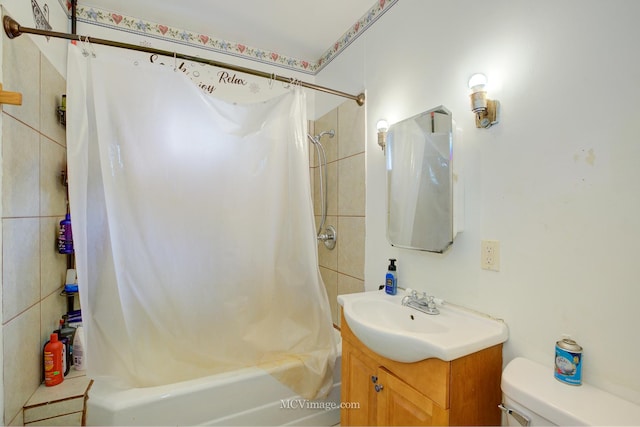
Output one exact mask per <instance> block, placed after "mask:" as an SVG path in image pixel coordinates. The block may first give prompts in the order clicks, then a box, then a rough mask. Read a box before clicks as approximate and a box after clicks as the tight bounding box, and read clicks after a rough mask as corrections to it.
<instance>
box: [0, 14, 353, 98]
mask: <svg viewBox="0 0 640 427" xmlns="http://www.w3.org/2000/svg"><path fill="white" fill-rule="evenodd" d="M2 23H3V25H4V32H5V33H6V34H7V37H9V38H10V39H14V38H16V37H18V36H20V35H22V34H35V35H39V36H47V37H53V38H59V39H67V40H76V41H80V42H89V43H93V44H100V45H104V46H111V47H118V48H122V49H130V50H137V51H139V52H146V53H152V54H156V55H163V56H168V57H175V58H180V59H185V60H187V61H193V62H198V63H201V64H207V65H212V66H214V67H220V68H226V69H228V70H232V71H238V72H241V73H246V74H251V75H253V76H258V77H264V78H266V79H272V80H277V81H279V82H284V83H295V84H298V85H300V86H302V87H305V88H309V89H314V90H317V91H320V92H325V93H330V94H332V95H337V96H342V97H343V98H348V99H352V100H354V101H356V102H357V103H358V105H360V106H362V105H364V93H361V94H358V95H351V94H349V93H346V92H341V91H339V90H335V89H330V88H328V87H324V86H319V85H316V84H313V83H307V82H303V81H300V80H294V79H291V78H287V77H282V76H278V75H277V74H271V73H266V72H264V71H258V70H254V69H251V68H245V67H240V66H237V65H232V64H227V63H224V62H218V61H212V60H210V59H203V58H200V57H197V56H192V55H186V54H182V53H177V52H170V51H168V50H162V49H154V48H151V47H145V46H137V45H134V44H129V43H122V42H116V41H113V40H105V39H98V38H94V37H83V36H79V35H77V34H67V33H59V32H56V31H47V30H40V29H36V28H28V27H23V26H21V25H20V24H18V22H17V21H16V20H14V19H13V18H11V17H10V16H8V15H7V16H5V17H4V18H3V19H2Z"/></svg>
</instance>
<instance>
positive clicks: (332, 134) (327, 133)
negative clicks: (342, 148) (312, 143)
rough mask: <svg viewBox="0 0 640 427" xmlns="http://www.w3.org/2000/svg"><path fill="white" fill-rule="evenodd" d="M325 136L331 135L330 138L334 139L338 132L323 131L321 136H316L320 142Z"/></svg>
mask: <svg viewBox="0 0 640 427" xmlns="http://www.w3.org/2000/svg"><path fill="white" fill-rule="evenodd" d="M325 135H329V138H333V137H334V136H336V131H335V130H333V129H331V130H325V131H322V132H320V134H319V135H316V138H317V139H318V141H320V138H322V137H323V136H325Z"/></svg>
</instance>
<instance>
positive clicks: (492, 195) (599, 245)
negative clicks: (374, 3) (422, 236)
mask: <svg viewBox="0 0 640 427" xmlns="http://www.w3.org/2000/svg"><path fill="white" fill-rule="evenodd" d="M637 16H640V2H637V1H636V0H614V1H608V2H605V1H601V0H565V1H562V2H556V1H552V0H543V1H537V2H525V1H512V0H489V1H486V2H471V1H446V2H445V1H441V2H434V1H429V2H426V1H423V0H402V1H400V2H398V3H397V4H396V5H395V6H393V8H391V9H390V10H389V11H388V12H387V13H386V14H385V16H383V17H382V18H381V19H380V20H379V21H378V22H377V23H376V24H375V25H374V26H373V27H372V28H370V29H369V30H368V31H367V32H366V33H365V34H364V35H362V36H361V37H360V38H359V39H358V40H357V41H356V42H354V43H353V44H352V45H351V46H350V47H349V48H348V49H347V50H346V51H345V52H344V53H342V55H341V56H340V57H338V58H337V59H336V60H334V61H333V62H332V63H331V64H330V65H329V66H328V67H327V68H326V69H325V70H323V71H322V72H321V73H320V74H319V75H318V76H317V79H316V82H317V83H318V84H324V85H327V86H331V87H336V88H340V89H343V90H346V91H352V92H358V91H359V90H360V89H361V88H362V86H363V82H364V87H365V88H366V91H367V106H366V108H367V134H368V137H367V212H366V223H367V226H366V236H367V237H366V267H365V284H366V287H367V289H369V290H372V289H375V288H377V287H378V286H379V285H380V284H382V282H383V277H384V274H385V271H386V266H387V264H388V262H387V258H390V257H395V258H398V269H399V274H398V276H399V282H400V285H401V286H409V287H412V288H417V289H421V290H426V291H428V292H430V293H432V294H435V295H437V296H440V297H442V298H444V299H447V300H450V301H453V302H456V303H460V304H464V305H467V306H470V307H473V308H475V309H478V310H481V311H483V312H487V313H490V314H492V315H494V316H497V317H501V318H504V319H505V320H506V322H507V324H508V325H509V329H510V338H509V341H508V342H507V344H506V346H505V353H504V354H505V362H508V361H509V360H511V359H512V358H513V357H515V356H526V357H528V358H530V359H534V360H537V361H539V362H541V363H544V364H546V365H548V366H550V371H549V372H550V375H551V366H552V363H553V356H554V343H555V341H556V340H557V339H558V338H560V337H561V335H562V334H565V333H566V334H570V335H571V336H572V337H574V339H576V340H577V341H578V342H579V343H580V344H582V345H583V347H584V349H585V350H584V366H583V376H584V380H585V381H586V382H590V383H593V384H595V385H598V386H600V387H602V388H604V389H607V390H609V391H611V392H613V393H615V394H618V395H621V396H623V397H625V398H627V399H629V400H633V401H635V402H637V403H640V366H639V365H638V363H637V359H638V354H639V353H640V341H639V340H638V339H637V333H636V328H637V327H638V326H640V310H638V309H637V301H638V300H639V299H640V280H639V277H640V262H639V261H638V260H637V254H638V250H637V245H638V243H639V241H640V192H639V184H640V167H638V161H639V159H640V138H639V137H638V135H640V124H639V123H640V120H639V119H638V117H640V104H639V101H640V84H639V83H638V82H637V79H638V76H640V55H638V46H637V43H638V40H640V26H638V25H637V22H636V18H637ZM474 72H483V73H485V74H486V75H487V76H488V77H489V79H490V85H491V86H492V87H491V88H489V97H490V98H492V99H498V100H500V101H501V103H502V107H503V115H502V122H501V123H500V124H499V125H497V126H495V127H493V128H491V129H489V130H484V129H476V128H475V127H474V124H473V114H472V113H471V112H470V111H469V101H468V94H467V92H468V90H467V87H466V83H467V79H468V77H469V76H470V75H471V74H473V73H474ZM334 103H335V102H334V101H333V100H330V99H328V98H324V97H318V99H317V103H316V114H318V115H319V114H322V113H323V111H326V110H328V109H330V108H332V105H331V104H334ZM440 104H443V105H445V106H446V107H448V108H449V109H450V110H451V111H452V112H453V115H454V119H455V120H456V121H457V123H458V126H460V127H462V128H463V130H464V175H465V181H466V224H465V231H464V233H462V235H460V236H459V237H458V239H457V240H456V242H455V243H454V245H453V247H452V249H451V250H450V251H449V252H448V253H446V254H444V255H438V254H429V253H424V252H417V251H410V250H403V249H397V248H393V247H391V246H390V245H389V243H388V242H387V240H386V236H385V219H386V218H385V214H386V209H385V203H386V195H385V189H386V184H385V167H384V158H383V155H382V153H381V151H380V149H379V148H378V146H377V143H376V135H375V125H376V121H377V120H378V119H379V118H383V117H385V118H387V119H388V120H389V121H390V122H391V123H393V122H395V121H397V120H401V119H403V118H406V117H409V116H411V115H414V114H416V113H418V112H420V111H423V110H426V109H429V108H431V107H434V106H437V105H440ZM483 239H493V240H499V241H500V245H501V260H500V261H501V271H499V272H491V271H486V270H481V269H480V242H481V240H483Z"/></svg>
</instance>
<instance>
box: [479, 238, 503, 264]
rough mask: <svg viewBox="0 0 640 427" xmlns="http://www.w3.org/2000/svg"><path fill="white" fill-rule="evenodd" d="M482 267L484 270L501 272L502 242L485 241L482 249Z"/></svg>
mask: <svg viewBox="0 0 640 427" xmlns="http://www.w3.org/2000/svg"><path fill="white" fill-rule="evenodd" d="M480 267H481V268H482V269H484V270H491V271H500V242H499V241H497V240H483V241H482V244H481V247H480Z"/></svg>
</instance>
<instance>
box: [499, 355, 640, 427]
mask: <svg viewBox="0 0 640 427" xmlns="http://www.w3.org/2000/svg"><path fill="white" fill-rule="evenodd" d="M502 393H503V406H504V407H505V408H506V409H503V411H509V410H514V409H515V410H516V411H517V412H518V413H521V414H522V415H524V416H525V417H527V418H528V419H530V420H531V424H530V425H559V426H566V425H574V426H575V425H592V426H604V425H607V426H623V425H635V426H638V425H640V406H638V405H635V404H633V403H631V402H628V401H626V400H623V399H621V398H619V397H616V396H614V395H612V394H610V393H607V392H605V391H603V390H600V389H598V388H596V387H593V386H591V385H589V384H586V383H583V384H582V385H581V386H572V385H568V384H564V383H561V382H560V381H558V380H556V379H555V378H554V376H553V368H552V367H550V366H549V367H547V366H543V365H541V364H539V363H536V362H533V361H531V360H528V359H525V358H522V357H518V358H515V359H513V360H512V361H511V362H509V364H508V365H507V367H506V368H505V369H504V372H503V373H502ZM509 418H511V419H512V420H514V419H515V421H518V416H517V415H516V416H515V418H514V417H512V416H509Z"/></svg>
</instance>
